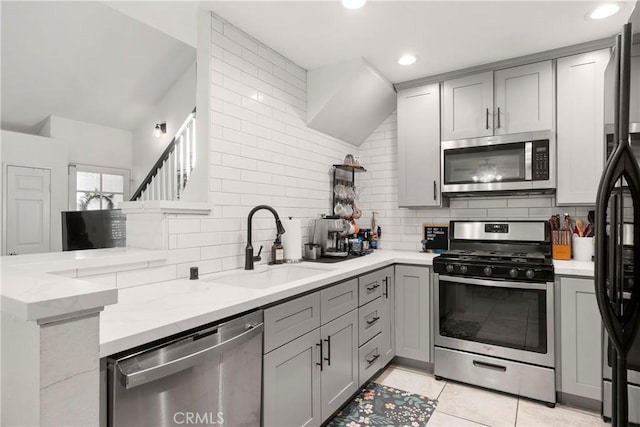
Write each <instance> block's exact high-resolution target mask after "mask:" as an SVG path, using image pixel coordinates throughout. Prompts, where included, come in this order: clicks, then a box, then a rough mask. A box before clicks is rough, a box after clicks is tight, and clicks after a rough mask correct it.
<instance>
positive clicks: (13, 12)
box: [0, 0, 634, 132]
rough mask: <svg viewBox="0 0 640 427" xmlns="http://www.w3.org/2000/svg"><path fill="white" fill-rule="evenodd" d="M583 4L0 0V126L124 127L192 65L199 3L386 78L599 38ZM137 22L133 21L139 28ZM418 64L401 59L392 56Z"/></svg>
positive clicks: (309, 52)
mask: <svg viewBox="0 0 640 427" xmlns="http://www.w3.org/2000/svg"><path fill="white" fill-rule="evenodd" d="M619 3H620V4H621V5H622V10H621V12H620V13H618V14H617V15H614V16H613V17H611V18H608V19H604V20H601V21H589V20H586V19H585V15H586V14H587V12H589V11H590V10H592V9H593V8H594V7H595V6H596V5H597V4H599V2H593V1H579V0H575V1H574V0H571V1H395V0H394V1H382V0H379V1H377V0H369V1H368V3H367V4H366V5H365V6H364V7H363V8H362V9H360V10H347V9H345V8H343V7H342V5H341V4H340V1H339V0H319V1H302V0H301V1H269V0H263V1H242V0H235V1H200V2H196V1H107V2H97V1H75V2H58V1H42V2H33V1H26V2H25V1H7V0H2V1H0V7H1V9H2V10H1V20H2V21H1V50H0V52H1V55H2V57H1V61H0V62H1V69H0V73H1V82H0V84H1V86H0V89H1V94H2V99H1V101H2V105H1V107H2V117H1V119H2V123H1V125H2V128H3V129H8V130H15V131H20V132H33V131H34V129H35V131H37V128H38V125H39V124H40V123H41V122H42V121H43V120H44V119H45V118H46V117H47V116H49V115H51V114H53V115H59V116H62V117H67V118H71V119H75V120H82V121H87V122H91V123H97V124H102V125H106V126H112V127H117V128H121V129H129V130H132V129H134V128H135V126H136V123H138V122H139V121H140V120H141V119H142V118H144V117H146V116H147V115H148V114H150V112H151V111H152V109H153V106H154V104H155V103H156V102H157V101H158V100H159V99H160V98H161V97H162V95H164V93H165V92H166V90H167V89H168V88H169V87H170V86H171V85H172V84H173V82H175V81H176V80H177V79H178V78H179V76H180V75H181V74H182V72H183V71H184V70H186V68H187V67H188V66H189V65H190V64H192V63H193V61H194V60H195V56H196V55H195V49H194V48H193V47H194V46H196V34H197V25H196V17H197V12H198V9H199V8H204V9H207V10H211V11H213V12H214V13H216V14H218V15H219V16H221V17H222V18H224V19H226V20H227V21H229V22H231V23H232V24H234V25H236V26H238V27H239V28H241V29H242V30H244V31H246V32H247V33H248V34H250V35H251V36H253V37H255V38H256V39H258V40H260V41H262V42H264V43H265V44H266V45H268V46H270V47H271V48H273V49H275V50H276V51H278V52H280V53H281V54H283V55H284V56H286V57H287V58H289V59H290V60H291V61H293V62H294V63H296V64H298V65H300V66H302V67H303V68H305V69H308V70H309V69H315V68H318V67H322V66H326V65H331V64H334V63H337V62H341V61H346V60H352V59H355V58H358V57H364V58H365V59H366V60H367V61H368V62H369V63H370V64H372V65H373V66H374V67H375V68H376V69H378V71H380V72H381V74H383V75H384V76H385V77H387V78H388V79H389V80H390V81H391V82H393V83H399V82H403V81H408V80H412V79H416V78H420V77H427V76H430V75H434V74H439V73H442V72H447V71H453V70H458V69H462V68H466V67H472V66H476V65H481V64H486V63H491V62H495V61H499V60H503V59H507V58H512V57H518V56H523V55H527V54H531V53H536V52H541V51H545V50H550V49H555V48H559V47H563V46H569V45H573V44H578V43H582V42H587V41H592V40H597V39H600V38H605V37H610V36H612V35H613V34H615V33H617V32H618V31H619V29H620V27H621V25H622V24H623V23H624V22H626V21H627V19H628V17H629V15H630V13H631V10H632V6H633V3H634V2H633V1H622V2H619ZM143 23H144V24H143ZM408 52H410V53H414V54H416V55H417V56H418V58H419V60H418V62H417V63H416V64H414V65H412V66H401V65H398V64H397V59H398V57H399V56H400V55H401V54H404V53H408Z"/></svg>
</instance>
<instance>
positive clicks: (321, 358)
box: [316, 340, 324, 372]
mask: <svg viewBox="0 0 640 427" xmlns="http://www.w3.org/2000/svg"><path fill="white" fill-rule="evenodd" d="M316 345H317V346H320V363H318V362H316V365H319V366H320V372H322V361H323V360H324V357H323V355H322V340H320V344H316Z"/></svg>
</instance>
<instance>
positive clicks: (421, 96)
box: [398, 83, 440, 207]
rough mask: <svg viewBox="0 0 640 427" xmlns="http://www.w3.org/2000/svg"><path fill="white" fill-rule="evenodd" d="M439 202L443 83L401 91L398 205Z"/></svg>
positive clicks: (422, 204)
mask: <svg viewBox="0 0 640 427" xmlns="http://www.w3.org/2000/svg"><path fill="white" fill-rule="evenodd" d="M439 205H440V85H439V84H437V83H435V84H432V85H427V86H421V87H417V88H411V89H405V90H401V91H400V92H398V206H400V207H419V206H439Z"/></svg>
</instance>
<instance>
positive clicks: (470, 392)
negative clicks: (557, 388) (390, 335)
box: [374, 365, 611, 427]
mask: <svg viewBox="0 0 640 427" xmlns="http://www.w3.org/2000/svg"><path fill="white" fill-rule="evenodd" d="M374 381H375V382H377V383H379V384H383V385H387V386H390V387H395V388H399V389H400V390H405V391H408V392H411V393H416V394H420V395H423V396H427V397H429V398H432V399H438V406H437V407H436V410H435V412H434V414H433V415H432V416H431V419H430V420H429V423H428V427H438V426H514V427H520V426H548V427H551V426H563V427H564V426H571V427H581V426H610V425H611V424H607V423H605V422H604V421H602V418H601V417H600V415H599V414H596V413H593V412H588V411H582V410H579V409H576V408H571V407H568V406H564V405H559V404H558V405H556V407H555V408H549V407H548V406H546V405H545V404H544V403H540V402H536V401H533V400H529V399H525V398H519V397H517V396H512V395H508V394H504V393H499V392H492V391H489V390H486V389H482V388H478V387H473V386H469V385H465V384H462V383H457V382H453V381H445V380H442V381H437V380H436V379H435V378H434V377H433V375H430V374H427V373H424V372H420V371H415V370H412V369H409V368H406V367H399V366H393V365H392V366H390V367H389V368H387V369H386V370H385V371H384V372H383V373H382V374H380V375H379V376H378V378H376V379H374Z"/></svg>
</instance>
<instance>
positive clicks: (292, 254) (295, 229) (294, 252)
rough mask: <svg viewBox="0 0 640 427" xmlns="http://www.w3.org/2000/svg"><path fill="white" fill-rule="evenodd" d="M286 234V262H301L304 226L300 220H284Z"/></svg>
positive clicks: (283, 239) (283, 237) (284, 239)
mask: <svg viewBox="0 0 640 427" xmlns="http://www.w3.org/2000/svg"><path fill="white" fill-rule="evenodd" d="M282 225H283V226H284V230H285V233H284V234H283V235H282V246H284V260H285V262H287V261H288V262H291V261H300V260H301V259H302V225H301V224H300V220H299V219H292V218H285V219H284V220H282Z"/></svg>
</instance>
